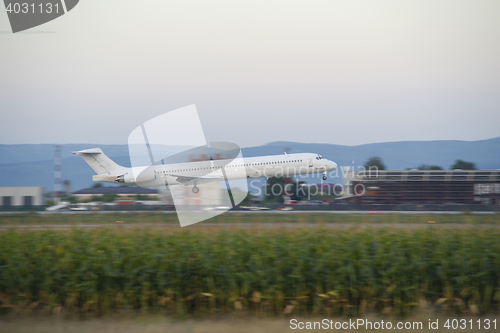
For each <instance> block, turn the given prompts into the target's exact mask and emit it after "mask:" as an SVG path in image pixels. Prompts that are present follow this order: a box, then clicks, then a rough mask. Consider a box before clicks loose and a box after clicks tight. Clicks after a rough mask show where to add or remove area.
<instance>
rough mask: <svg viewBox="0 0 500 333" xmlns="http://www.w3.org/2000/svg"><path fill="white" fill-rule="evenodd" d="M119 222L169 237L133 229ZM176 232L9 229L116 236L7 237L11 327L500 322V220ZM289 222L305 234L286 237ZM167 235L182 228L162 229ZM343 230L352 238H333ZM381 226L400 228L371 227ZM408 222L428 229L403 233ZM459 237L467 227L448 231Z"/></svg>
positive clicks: (4, 295)
mask: <svg viewBox="0 0 500 333" xmlns="http://www.w3.org/2000/svg"><path fill="white" fill-rule="evenodd" d="M30 217H32V218H33V220H30ZM118 219H120V220H119V221H124V222H123V223H136V224H139V225H140V224H141V223H142V224H154V225H158V226H157V227H154V228H150V227H137V228H135V227H134V228H122V227H121V225H122V222H120V223H119V224H118V225H117V223H116V221H117V220H118ZM174 219H175V215H172V214H168V215H167V214H82V215H80V214H78V215H77V214H75V215H56V214H54V215H38V214H29V215H7V216H1V217H0V221H1V222H0V224H3V225H18V224H23V225H25V224H28V225H29V224H49V223H51V224H54V223H61V224H79V223H86V224H88V223H97V224H98V223H104V224H107V225H108V227H104V228H98V229H88V230H82V229H78V228H71V229H65V230H19V229H16V228H14V229H10V230H4V231H3V232H0V315H1V316H3V317H6V318H10V317H17V316H23V317H24V316H40V315H41V316H62V317H70V318H73V317H74V316H77V317H78V318H93V317H100V316H113V315H120V316H121V315H127V314H151V315H161V316H163V315H167V316H168V317H172V318H225V317H228V316H229V317H231V316H242V315H243V316H251V317H258V318H262V317H271V318H273V317H274V318H276V317H287V316H292V315H294V316H295V315H297V316H305V317H310V316H328V317H338V316H344V317H350V316H353V317H356V316H364V315H365V314H374V315H379V316H386V317H397V318H406V317H411V316H415V315H419V314H421V313H422V311H424V310H423V309H429V308H432V309H433V310H432V311H435V312H436V313H439V314H443V315H474V316H475V315H492V314H495V313H498V311H499V303H500V287H499V285H500V242H499V241H498V239H499V236H500V229H498V228H496V224H497V219H498V217H497V215H435V216H424V215H345V216H344V215H335V214H320V213H313V214H239V213H233V214H224V215H222V216H220V217H219V218H217V219H215V220H216V221H217V223H220V224H221V225H223V226H224V225H226V224H227V225H229V226H231V224H232V223H231V222H237V223H245V222H248V223H249V224H251V225H252V227H251V228H246V229H244V228H241V227H234V228H231V227H230V228H222V229H221V228H212V229H204V228H196V227H195V228H191V227H188V228H180V227H179V226H178V225H177V224H176V223H177V222H176V219H175V220H174ZM430 219H432V220H433V221H435V222H436V223H435V224H432V225H429V224H428V221H429V220H430ZM282 222H287V223H297V226H298V227H297V228H279V224H280V223H282ZM311 222H312V223H315V225H314V227H311V226H310V223H311ZM164 223H166V224H168V225H171V226H172V227H169V228H161V226H162V225H164ZM266 223H276V224H277V225H278V226H276V227H275V228H273V229H268V228H266V227H265V226H266ZM332 223H351V224H352V228H348V229H343V230H340V229H328V228H326V226H328V225H330V224H332ZM381 223H384V224H387V225H389V227H383V228H359V227H358V226H359V225H360V224H364V225H370V224H371V225H377V224H381ZM405 223H407V224H410V223H411V224H425V228H418V229H413V228H391V227H390V225H392V224H398V225H400V224H405ZM233 224H234V223H233ZM447 224H448V225H454V224H465V225H467V228H459V229H453V228H451V229H450V228H447V229H444V228H440V227H439V226H440V225H447ZM199 225H203V223H201V224H199ZM478 225H481V227H479V226H478ZM174 226H175V227H174Z"/></svg>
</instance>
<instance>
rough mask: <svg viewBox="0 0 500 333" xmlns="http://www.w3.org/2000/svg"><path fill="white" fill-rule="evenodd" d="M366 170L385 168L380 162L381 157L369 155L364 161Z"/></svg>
mask: <svg viewBox="0 0 500 333" xmlns="http://www.w3.org/2000/svg"><path fill="white" fill-rule="evenodd" d="M365 169H366V170H385V164H384V163H383V162H382V159H381V158H380V157H378V156H373V157H370V158H369V159H368V160H367V161H366V162H365Z"/></svg>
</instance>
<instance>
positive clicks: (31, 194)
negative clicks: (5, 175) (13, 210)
mask: <svg viewBox="0 0 500 333" xmlns="http://www.w3.org/2000/svg"><path fill="white" fill-rule="evenodd" d="M0 198H1V200H0V206H2V207H12V206H25V207H29V206H41V205H43V187H35V186H33V187H28V186H23V187H0Z"/></svg>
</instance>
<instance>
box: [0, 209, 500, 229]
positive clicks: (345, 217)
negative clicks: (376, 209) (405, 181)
mask: <svg viewBox="0 0 500 333" xmlns="http://www.w3.org/2000/svg"><path fill="white" fill-rule="evenodd" d="M116 221H123V222H124V223H125V224H137V225H139V224H145V225H151V224H159V225H161V224H173V225H176V226H178V223H179V220H178V219H177V215H176V214H175V212H169V213H165V212H131V213H122V212H116V213H115V212H108V213H85V214H57V213H56V214H37V213H12V214H2V215H0V226H9V225H12V226H17V225H32V224H33V225H44V224H50V225H53V224H65V225H69V226H71V225H78V224H98V225H102V224H113V225H114V224H116ZM428 221H435V223H436V224H437V225H439V224H449V223H457V224H473V225H475V224H499V223H500V214H379V213H376V214H331V213H321V212H320V213H317V212H314V211H311V212H307V213H287V214H276V213H248V212H246V211H241V212H231V213H225V214H222V215H218V216H216V217H214V218H211V219H210V220H208V221H206V222H201V224H199V225H201V226H203V224H204V223H210V224H214V223H216V224H229V223H248V224H260V223H264V224H265V223H277V224H280V223H299V224H300V223H315V224H335V223H342V224H374V225H377V224H380V223H383V224H388V223H389V224H392V223H396V224H425V225H427V224H428Z"/></svg>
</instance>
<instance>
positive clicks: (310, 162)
mask: <svg viewBox="0 0 500 333" xmlns="http://www.w3.org/2000/svg"><path fill="white" fill-rule="evenodd" d="M309 166H310V167H312V166H313V159H312V158H310V159H309Z"/></svg>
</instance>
